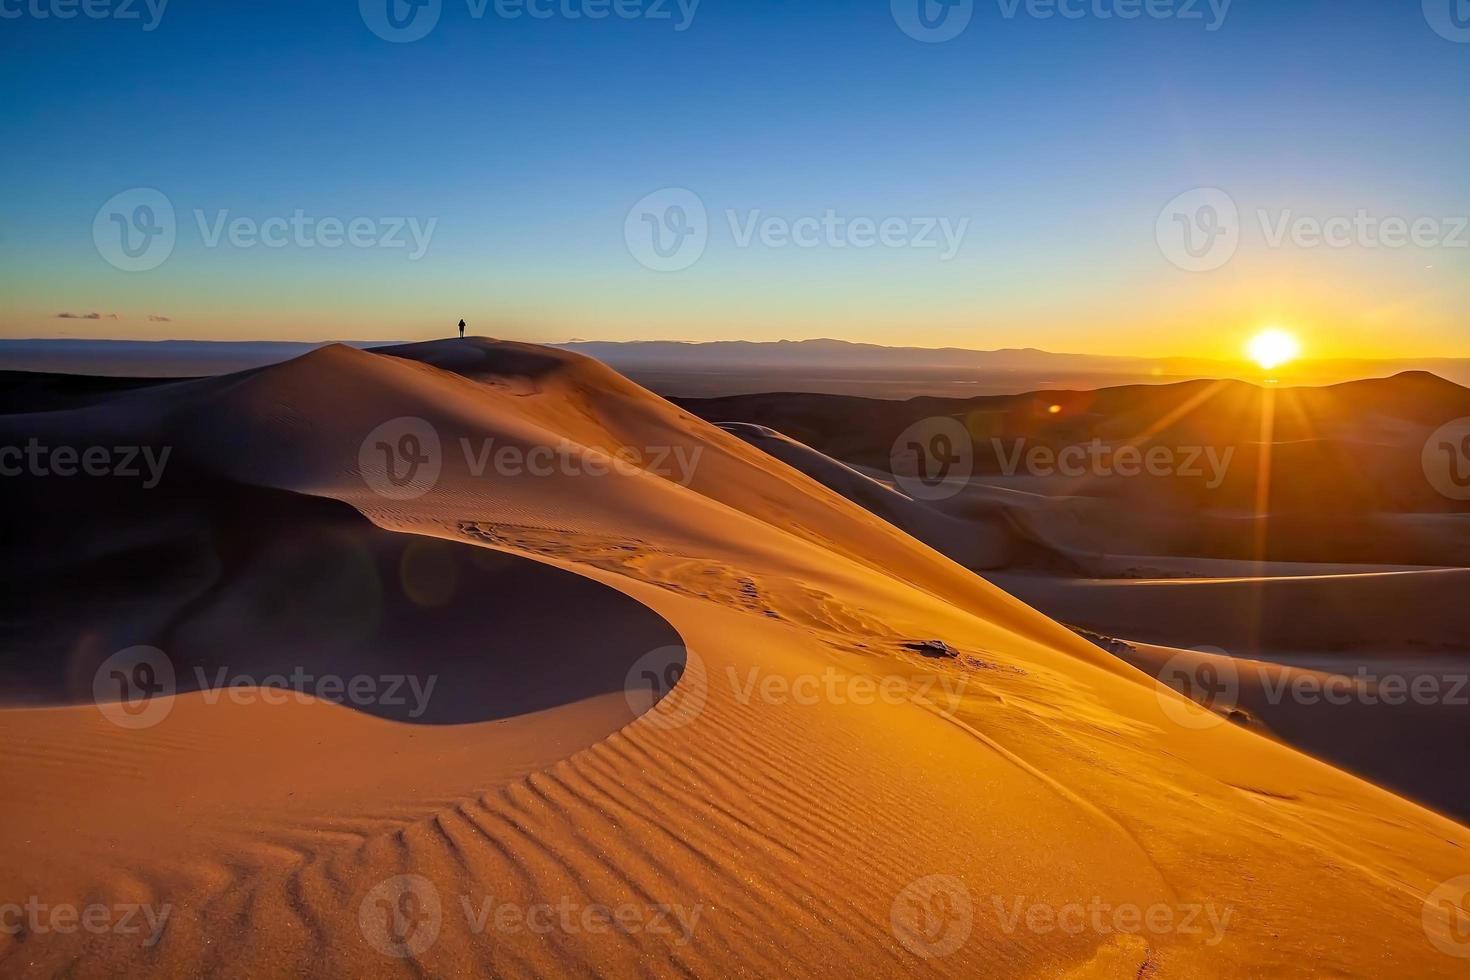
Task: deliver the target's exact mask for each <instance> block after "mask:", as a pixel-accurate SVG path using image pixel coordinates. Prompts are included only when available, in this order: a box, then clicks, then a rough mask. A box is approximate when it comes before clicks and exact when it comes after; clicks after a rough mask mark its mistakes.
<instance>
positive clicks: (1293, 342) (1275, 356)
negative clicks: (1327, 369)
mask: <svg viewBox="0 0 1470 980" xmlns="http://www.w3.org/2000/svg"><path fill="white" fill-rule="evenodd" d="M1301 351H1302V345H1301V344H1300V343H1298V342H1297V339H1296V338H1295V337H1293V336H1292V335H1291V334H1289V333H1287V332H1286V331H1285V330H1281V329H1279V328H1277V327H1272V328H1271V329H1269V330H1262V331H1261V332H1260V333H1258V334H1256V335H1255V336H1254V337H1252V338H1251V339H1250V343H1249V344H1247V345H1246V352H1247V353H1248V354H1250V357H1251V360H1253V361H1255V362H1256V363H1257V364H1259V365H1260V366H1261V367H1263V368H1265V369H1266V370H1267V371H1269V370H1271V369H1272V368H1276V367H1280V366H1281V365H1283V364H1285V363H1286V362H1287V361H1292V360H1295V359H1296V357H1297V355H1298V354H1300V353H1301Z"/></svg>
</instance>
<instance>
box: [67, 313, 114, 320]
mask: <svg viewBox="0 0 1470 980" xmlns="http://www.w3.org/2000/svg"><path fill="white" fill-rule="evenodd" d="M56 319H58V320H121V319H122V317H121V316H119V315H118V314H116V313H58V314H56Z"/></svg>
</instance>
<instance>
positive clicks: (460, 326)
mask: <svg viewBox="0 0 1470 980" xmlns="http://www.w3.org/2000/svg"><path fill="white" fill-rule="evenodd" d="M459 339H460V340H464V321H463V320H461V321H459Z"/></svg>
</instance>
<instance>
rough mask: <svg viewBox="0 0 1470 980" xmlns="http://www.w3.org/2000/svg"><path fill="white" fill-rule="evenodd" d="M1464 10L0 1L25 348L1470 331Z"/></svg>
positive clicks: (1212, 344) (1406, 338) (1110, 348)
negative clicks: (1342, 240) (1201, 200)
mask: <svg viewBox="0 0 1470 980" xmlns="http://www.w3.org/2000/svg"><path fill="white" fill-rule="evenodd" d="M91 2H94V3H105V2H107V0H91ZM113 2H116V3H120V2H122V0H113ZM156 2H157V0H155V3H156ZM374 2H376V3H377V4H378V9H380V10H381V9H382V5H383V3H385V2H386V0H364V6H367V7H368V8H371V7H372V4H373V3H374ZM395 2H401V0H395ZM536 2H540V3H547V4H548V5H550V4H551V2H552V0H536ZM589 2H591V3H593V4H595V3H596V2H597V0H554V4H555V6H554V7H553V9H554V10H559V9H561V8H563V7H566V8H570V9H573V10H585V9H586V7H587V4H588V3H589ZM604 2H608V0H604ZM621 2H625V3H628V4H632V5H635V6H640V7H642V8H643V9H647V7H648V6H650V5H652V4H654V3H655V2H656V0H621ZM685 2H686V4H687V3H688V2H689V0H685ZM894 2H895V5H896V6H898V7H902V5H903V4H904V3H905V2H908V3H911V4H912V3H916V2H918V0H894ZM1121 2H1122V3H1123V4H1125V5H1126V3H1127V0H1121ZM1157 2H1160V3H1164V2H1167V0H1157ZM1177 2H1178V3H1181V4H1182V3H1184V2H1185V0H1177ZM1217 2H1218V0H1217ZM1438 2H1440V0H1426V2H1425V4H1424V6H1425V8H1427V9H1428V10H1429V11H1430V12H1429V13H1426V10H1424V9H1421V4H1420V0H1396V2H1383V0H1236V2H1235V3H1234V4H1232V5H1231V6H1230V7H1229V10H1228V13H1227V14H1226V16H1225V18H1224V20H1223V22H1222V23H1220V24H1219V25H1218V29H1216V30H1209V29H1207V27H1208V25H1209V24H1210V23H1211V22H1212V21H1214V20H1215V19H1216V13H1215V12H1213V11H1212V10H1211V8H1210V7H1209V5H1208V3H1207V2H1204V0H1202V2H1200V3H1199V4H1198V6H1197V7H1196V8H1195V9H1196V10H1197V11H1198V12H1199V14H1200V15H1202V19H1193V20H1191V19H1180V18H1178V17H1170V18H1151V17H1147V16H1145V17H1142V18H1140V19H1136V20H1121V19H1118V18H1116V17H1114V18H1106V19H1105V18H1102V17H1099V16H1098V15H1097V10H1098V9H1101V10H1103V11H1104V12H1108V11H1116V10H1117V9H1118V7H1119V3H1120V0H1085V5H1084V3H1083V0H1071V3H1073V4H1074V8H1073V9H1075V10H1079V11H1083V12H1084V14H1085V15H1084V16H1082V17H1080V18H1077V19H1067V18H1063V17H1061V16H1055V17H1051V18H1048V19H1043V18H1038V17H1033V16H1030V15H1029V14H1028V13H1027V7H1026V6H1025V4H1022V5H1021V7H1020V8H1019V9H1018V10H1017V12H1016V13H1015V15H1014V16H1010V17H1008V16H1006V13H1005V11H1006V9H1007V8H1008V7H1009V5H1010V3H1009V0H976V2H975V6H974V10H973V16H972V19H971V21H970V23H969V25H968V27H967V28H966V29H965V30H964V31H963V33H961V34H960V35H959V36H958V37H955V38H954V39H952V40H949V41H945V42H943V43H921V42H920V41H918V40H915V39H914V38H912V37H910V36H908V35H907V34H906V33H905V32H904V31H903V30H901V29H900V27H899V25H898V18H896V17H895V15H894V12H893V10H892V9H891V7H890V2H889V0H843V2H838V0H802V2H797V0H787V2H774V0H703V2H702V3H700V4H699V5H698V7H697V9H696V11H695V12H694V16H693V18H692V21H690V23H689V24H688V26H687V28H686V29H684V30H678V29H676V28H677V26H678V25H679V23H680V21H681V20H682V19H683V17H684V14H683V13H681V12H680V9H679V8H678V6H677V4H676V2H674V0H669V2H668V3H667V5H666V7H665V9H667V10H668V11H669V13H670V15H671V18H670V19H654V18H649V17H640V18H637V19H623V18H619V17H616V16H614V17H609V18H607V19H604V20H589V19H586V18H582V19H577V20H573V19H570V18H567V17H565V16H561V15H560V14H557V15H556V16H553V17H551V18H549V19H536V18H531V17H521V18H520V19H515V20H512V19H507V18H504V17H499V16H497V15H496V13H495V6H494V3H493V2H492V3H491V5H490V7H489V8H488V9H486V10H485V11H484V16H483V17H481V18H478V19H477V18H475V17H474V16H472V9H474V8H473V6H472V5H471V3H470V2H468V0H442V10H441V13H440V18H439V21H438V23H437V26H435V27H434V29H433V30H432V31H430V32H429V33H428V35H427V36H425V37H423V38H422V39H420V40H417V41H413V42H410V43H389V42H387V41H385V40H383V39H381V38H380V37H378V36H377V35H375V34H374V33H373V31H372V30H370V29H369V27H368V26H367V23H366V21H365V17H364V14H363V12H362V9H361V8H360V6H359V4H358V3H356V2H352V0H334V2H311V3H306V2H302V0H292V2H276V0H250V2H231V3H201V2H195V3H182V2H178V0H175V2H174V3H171V4H169V5H168V6H167V7H166V8H165V9H164V11H163V14H162V17H161V18H160V19H159V20H158V21H157V23H156V26H155V27H154V29H152V30H145V29H144V24H145V23H146V22H148V21H149V20H150V19H151V18H152V15H151V14H150V13H149V12H148V8H147V7H146V6H145V4H144V3H143V0H136V3H135V5H134V6H133V9H134V10H136V11H138V12H139V14H140V15H141V20H120V19H116V18H109V19H93V18H88V17H86V16H78V17H76V18H73V19H70V20H61V19H58V18H56V17H54V16H51V17H45V18H40V17H37V16H36V13H37V11H40V12H43V13H50V12H52V11H53V10H54V8H55V5H56V4H57V3H58V0H0V12H3V13H4V14H5V15H6V16H5V17H4V19H0V52H3V57H0V79H3V90H4V92H5V93H6V100H5V101H6V106H5V109H4V112H3V114H0V146H3V147H4V148H5V152H4V153H3V154H0V181H3V186H4V188H5V202H6V206H5V212H4V220H3V222H0V262H3V268H0V336H6V337H45V336H71V337H125V338H145V339H152V338H164V337H174V338H190V339H242V338H261V339H278V338H281V339H285V338H292V339H304V340H320V339H327V338H353V339H390V338H391V339H418V338H423V337H430V336H435V335H442V334H445V333H447V332H449V329H450V327H451V325H452V324H453V323H454V322H455V321H456V320H457V319H458V318H459V317H461V316H463V317H465V318H466V319H468V320H469V321H470V325H471V331H472V332H475V333H483V334H489V335H497V336H513V337H517V338H521V339H529V340H548V341H557V340H566V339H569V338H573V337H578V338H587V339H612V340H620V339H635V338H642V339H689V340H713V339H750V340H771V339H778V338H793V339H795V338H804V337H818V336H830V337H841V338H845V339H851V340H860V341H870V342H877V343H889V344H913V345H920V346H962V347H976V348H990V347H1002V346H1023V345H1030V346H1041V347H1047V348H1050V349H1054V350H1069V351H1078V352H1097V353H1131V354H1145V355H1170V354H1180V355H1203V356H1222V355H1223V356H1231V355H1234V354H1236V353H1238V351H1239V348H1240V345H1241V343H1242V341H1243V340H1244V338H1245V337H1246V336H1247V335H1248V334H1249V333H1251V332H1252V331H1253V330H1254V329H1256V328H1257V327H1259V326H1261V325H1263V324H1266V323H1280V324H1283V325H1285V326H1287V327H1289V328H1291V329H1293V330H1295V331H1296V332H1298V333H1299V334H1300V335H1301V337H1302V338H1303V341H1304V343H1305V345H1306V348H1307V352H1308V353H1309V354H1313V355H1322V356H1329V355H1331V356H1335V355H1363V356H1426V355H1470V247H1455V246H1454V244H1453V242H1455V241H1458V242H1460V243H1463V244H1466V245H1470V230H1461V231H1459V233H1458V237H1457V238H1456V236H1455V234H1454V232H1455V226H1456V222H1455V221H1454V220H1453V219H1454V218H1456V217H1462V218H1463V216H1467V215H1470V37H1464V39H1462V40H1455V39H1453V38H1455V37H1463V35H1459V34H1456V33H1455V30H1454V23H1453V22H1452V21H1449V20H1447V19H1446V20H1445V21H1444V23H1443V24H1441V27H1442V29H1443V32H1444V33H1446V34H1448V35H1449V36H1448V37H1446V36H1441V33H1440V32H1437V31H1436V30H1435V29H1434V27H1433V25H1432V24H1431V21H1432V20H1433V19H1434V13H1433V11H1434V9H1435V8H1434V5H1435V4H1436V3H1438ZM1450 2H1451V0H1443V6H1444V8H1445V9H1446V11H1447V10H1448V7H1449V3H1450ZM476 5H477V0H476ZM1464 6H1465V5H1464V4H1463V2H1462V3H1461V7H1462V13H1463V14H1465V15H1466V17H1467V20H1470V10H1464V9H1463V8H1464ZM402 9H404V10H406V9H407V8H402ZM1447 17H1448V13H1446V18H1447ZM1446 25H1447V26H1446ZM1465 33H1466V34H1470V28H1467V30H1466V32H1465ZM139 187H143V188H155V189H157V190H159V191H161V192H162V193H163V194H164V195H165V196H166V197H167V199H168V201H169V202H170V204H171V205H172V206H173V208H174V209H175V214H176V219H177V222H176V227H177V243H176V245H175V248H174V250H173V252H172V253H171V254H170V255H169V257H168V259H167V261H165V262H163V263H162V264H161V265H159V266H157V267H156V268H153V269H150V270H148V271H141V272H129V271H121V270H119V269H117V268H114V267H113V266H112V265H110V264H108V262H107V261H105V260H104V257H103V255H102V253H101V251H100V250H99V248H98V247H97V245H96V244H95V243H94V231H93V223H94V218H95V217H96V216H97V214H98V211H99V208H101V207H102V206H103V204H104V202H106V201H108V200H109V198H111V197H113V195H116V194H119V193H120V192H125V191H128V190H129V189H131V188H139ZM668 187H679V188H687V189H689V190H691V191H693V192H695V193H696V194H697V195H698V198H699V200H700V201H701V202H702V203H703V205H704V206H705V207H706V209H707V213H708V218H709V222H708V225H709V232H708V235H709V243H708V247H707V248H706V250H705V252H704V253H703V255H702V257H700V258H699V260H698V261H697V262H695V263H694V264H693V265H692V266H690V267H689V268H687V269H683V270H682V271H677V272H659V271H654V270H651V269H649V268H646V267H645V266H644V265H642V264H640V263H639V261H638V260H637V259H636V258H635V256H634V254H633V253H632V251H630V248H629V247H628V244H627V242H626V241H625V235H624V224H625V219H626V218H627V216H628V213H629V210H630V208H632V207H633V206H634V205H635V203H636V202H638V201H639V200H640V199H642V198H643V197H644V196H645V195H648V194H650V193H651V192H654V191H658V190H660V189H662V188H668ZM1198 187H1218V188H1221V189H1224V190H1226V191H1227V192H1228V193H1229V195H1230V197H1231V199H1233V201H1234V202H1235V203H1236V204H1237V205H1238V207H1239V209H1240V213H1241V237H1240V245H1239V249H1238V251H1237V252H1236V254H1235V255H1234V257H1233V258H1232V259H1231V260H1230V261H1229V262H1228V263H1227V264H1225V265H1224V266H1223V267H1221V268H1218V269H1215V270H1213V271H1208V272H1191V271H1185V270H1183V269H1181V268H1178V267H1177V266H1176V265H1175V264H1173V263H1172V262H1171V261H1170V260H1169V258H1168V257H1167V256H1166V254H1165V251H1164V250H1163V249H1161V248H1160V245H1159V244H1158V241H1157V238H1156V219H1158V218H1159V215H1160V213H1161V211H1162V210H1163V209H1164V208H1165V205H1166V204H1167V203H1168V202H1169V201H1170V200H1171V199H1173V198H1175V197H1176V195H1179V194H1181V193H1183V192H1186V191H1189V190H1191V189H1193V188H1198ZM129 207H131V205H129ZM1263 208H1264V209H1266V210H1267V211H1268V214H1269V215H1270V218H1271V220H1272V221H1279V220H1280V218H1281V215H1282V213H1283V212H1284V211H1285V210H1286V209H1290V211H1291V213H1292V214H1293V215H1297V216H1302V215H1305V216H1311V217H1317V218H1328V217H1331V216H1335V215H1347V216H1353V215H1354V214H1355V213H1356V212H1358V211H1359V210H1360V209H1361V210H1364V211H1365V212H1367V213H1368V214H1369V215H1370V216H1373V217H1374V218H1379V219H1381V218H1392V217H1398V218H1402V219H1406V220H1409V221H1412V220H1414V219H1419V218H1426V217H1427V218H1435V219H1448V220H1445V221H1444V222H1442V223H1440V224H1438V225H1437V229H1438V231H1437V234H1438V235H1439V236H1440V237H1449V238H1450V239H1451V242H1452V244H1448V245H1444V244H1441V245H1436V246H1431V247H1422V246H1416V245H1412V244H1411V245H1409V246H1406V247H1403V248H1398V249H1388V248H1368V247H1365V246H1363V245H1362V244H1360V243H1358V242H1357V241H1356V240H1355V241H1354V243H1353V244H1351V245H1349V246H1348V247H1346V248H1331V247H1327V246H1319V247H1298V246H1296V245H1293V244H1290V243H1288V244H1285V245H1282V246H1280V247H1272V246H1270V245H1269V244H1268V243H1267V241H1266V237H1265V235H1264V234H1263V232H1262V229H1261V227H1260V222H1259V218H1258V215H1257V211H1258V209H1263ZM225 210H227V211H228V216H229V217H230V218H237V217H246V218H250V219H252V220H254V221H257V222H260V221H264V220H265V219H268V218H271V217H280V216H285V217H289V216H291V215H292V214H293V212H295V211H297V210H300V211H302V212H304V213H305V215H307V216H310V217H312V218H337V219H340V220H342V221H344V222H345V221H348V220H351V219H354V218H366V219H371V220H373V221H374V222H375V224H374V226H373V227H374V228H375V229H378V230H385V229H386V228H387V227H388V226H387V225H384V224H376V222H377V221H378V220H379V219H391V218H403V219H414V220H416V221H418V222H419V223H420V226H421V227H422V226H424V225H426V224H427V222H429V221H430V220H435V221H436V224H435V226H434V229H433V233H432V236H431V237H430V239H429V241H428V248H427V251H426V252H425V253H424V254H423V256H422V257H421V258H418V259H417V260H412V259H410V257H409V253H410V252H411V251H412V249H411V248H409V249H389V248H381V247H373V248H354V247H341V248H336V249H325V248H321V247H317V248H303V247H300V246H298V245H296V244H294V243H292V244H288V245H287V246H286V247H283V248H267V247H264V246H260V245H257V246H255V247H253V248H243V247H236V246H231V245H229V244H227V243H221V244H219V245H217V246H215V247H210V246H208V245H207V243H206V241H205V236H204V235H203V234H202V233H201V230H200V229H199V227H198V218H197V217H196V214H195V212H196V211H199V212H203V214H204V216H205V221H206V224H213V223H214V222H215V221H216V220H217V218H218V216H219V214H220V212H222V211H225ZM728 210H733V211H735V212H736V213H737V215H738V216H739V220H740V221H742V222H743V221H745V220H747V218H748V215H749V214H750V213H751V212H753V211H757V210H758V211H759V212H760V213H761V214H762V215H764V216H776V217H778V218H782V219H788V220H794V219H797V218H801V217H804V216H814V217H821V216H822V215H823V214H824V213H825V212H827V211H828V210H831V211H834V212H836V213H837V214H838V215H841V216H844V217H851V218H856V217H865V218H871V219H875V220H881V219H885V218H900V219H903V220H904V221H905V222H906V223H909V222H919V221H920V219H927V218H934V219H947V220H948V221H949V222H951V224H952V225H954V224H956V223H958V222H960V221H962V220H964V219H968V220H969V226H968V230H967V233H966V235H965V237H964V239H963V241H962V243H961V246H960V248H959V250H958V252H957V253H956V254H955V255H954V257H953V258H952V259H950V260H948V261H943V260H941V256H940V251H941V250H935V249H919V248H902V247H882V246H878V247H872V248H866V249H859V248H854V247H847V248H833V247H829V246H827V245H825V244H824V245H820V246H817V247H812V248H797V247H791V246H787V247H770V246H766V245H762V244H760V243H759V242H757V243H755V244H752V245H749V246H746V247H742V246H741V245H740V244H739V243H738V242H737V241H736V240H735V238H734V236H733V234H732V232H731V229H730V227H729V219H728V217H727V214H726V212H727V211H728ZM103 225H104V228H105V227H106V221H105V220H104V222H103ZM635 226H636V222H635ZM906 227H907V228H909V229H913V230H916V229H917V228H918V225H917V224H906ZM60 313H70V314H75V315H78V316H80V315H85V314H90V313H97V314H99V315H101V316H102V317H103V319H86V320H79V319H62V318H59V317H58V314H60ZM113 314H115V315H116V317H117V318H116V319H112V318H110V317H111V316H112V315H113ZM162 317H167V318H168V319H167V320H163V319H159V318H162Z"/></svg>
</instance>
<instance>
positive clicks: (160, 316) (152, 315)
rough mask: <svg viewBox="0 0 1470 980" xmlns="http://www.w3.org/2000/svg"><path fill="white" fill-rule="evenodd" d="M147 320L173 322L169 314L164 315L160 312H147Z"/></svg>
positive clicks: (151, 321)
mask: <svg viewBox="0 0 1470 980" xmlns="http://www.w3.org/2000/svg"><path fill="white" fill-rule="evenodd" d="M148 322H149V323H173V322H174V318H173V317H171V316H164V315H163V314H162V313H150V314H148Z"/></svg>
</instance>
